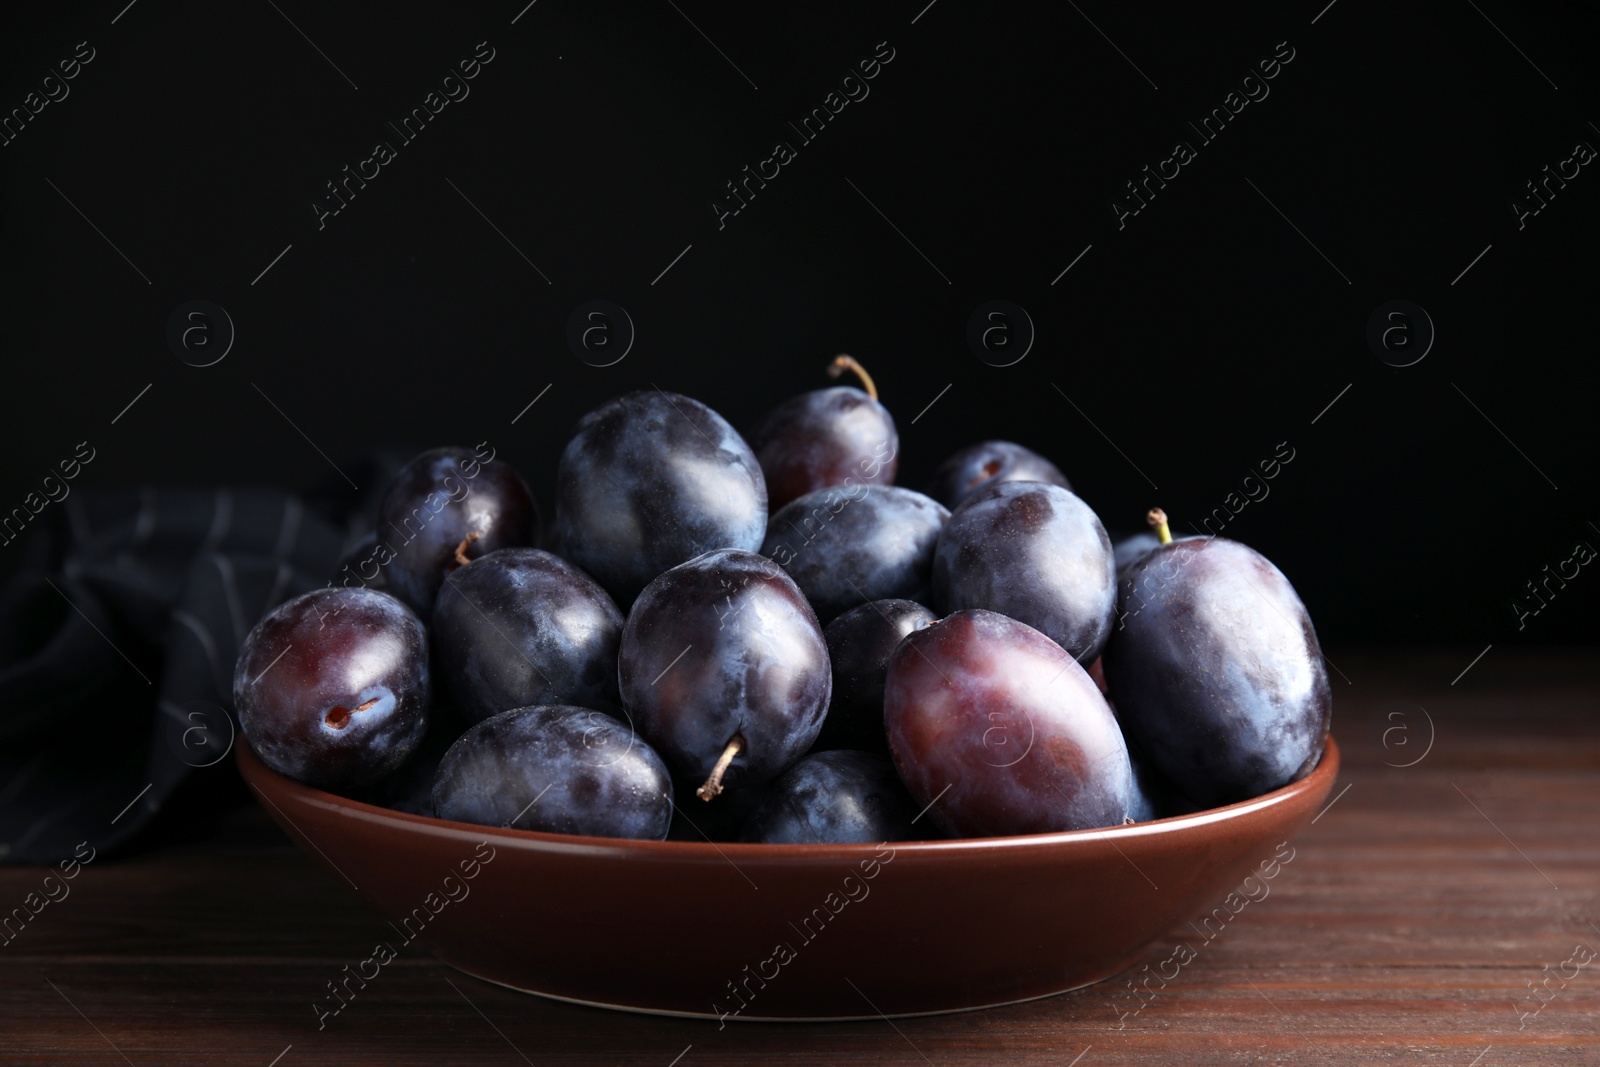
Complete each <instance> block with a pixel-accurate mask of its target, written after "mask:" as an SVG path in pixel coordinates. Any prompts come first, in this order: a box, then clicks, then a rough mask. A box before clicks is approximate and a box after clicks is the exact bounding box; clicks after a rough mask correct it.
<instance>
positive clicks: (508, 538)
mask: <svg viewBox="0 0 1600 1067" xmlns="http://www.w3.org/2000/svg"><path fill="white" fill-rule="evenodd" d="M481 449H482V446H481V445H480V446H479V450H468V449H465V448H435V449H433V450H431V451H428V452H424V453H422V454H421V455H420V456H417V457H416V458H415V459H413V460H411V462H409V463H407V464H406V465H405V466H404V467H401V468H400V471H399V472H398V473H397V474H396V475H395V476H394V480H393V481H391V482H390V483H389V488H388V489H387V490H386V491H385V492H384V494H383V500H382V501H381V502H380V503H379V505H378V529H377V533H376V542H381V547H380V548H379V549H378V551H377V554H376V558H375V562H376V563H377V564H378V565H380V566H381V567H382V568H383V571H382V573H383V576H384V581H385V583H386V585H385V588H386V589H387V590H388V591H389V592H391V593H393V594H394V595H395V596H398V597H399V598H400V599H401V600H403V601H405V602H406V604H407V605H409V606H410V607H411V609H412V610H413V611H415V612H416V613H417V614H418V616H420V617H421V618H423V619H424V620H426V619H428V618H429V617H430V615H431V614H432V612H433V601H434V598H435V597H436V596H438V593H439V585H440V584H441V583H442V582H443V581H444V576H445V575H446V574H448V573H449V572H450V571H452V570H454V569H455V568H456V567H457V566H459V565H460V564H461V562H462V561H463V560H464V559H471V558H476V557H478V556H482V555H485V554H487V553H489V552H493V551H495V550H496V549H500V548H515V547H519V546H523V545H531V544H534V543H535V542H536V541H537V540H538V539H539V508H538V505H536V504H535V503H534V500H533V493H532V492H531V491H529V489H528V483H527V482H525V481H523V480H522V475H520V474H518V473H517V472H516V470H515V469H514V468H513V467H512V466H511V465H510V464H509V463H506V462H505V461H504V460H498V459H495V458H494V450H493V449H490V450H489V455H488V458H485V457H484V455H483V453H482V451H481Z"/></svg>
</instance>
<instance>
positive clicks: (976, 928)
mask: <svg viewBox="0 0 1600 1067" xmlns="http://www.w3.org/2000/svg"><path fill="white" fill-rule="evenodd" d="M238 748H239V756H238V758H239V769H240V770H241V771H242V772H243V774H244V777H245V781H246V782H248V783H249V784H250V788H251V789H253V790H254V791H255V793H256V795H257V796H258V797H260V798H261V800H262V802H263V804H264V805H265V806H266V808H267V810H268V812H270V813H271V815H272V817H273V818H274V819H276V820H277V822H278V824H279V825H280V826H282V827H283V828H284V830H285V831H287V832H288V834H289V836H291V837H292V838H294V839H295V841H296V842H298V843H299V844H300V846H301V847H302V848H303V849H305V850H306V852H307V853H308V854H309V855H311V856H312V857H313V858H314V859H317V860H318V861H319V862H321V863H322V864H323V865H324V866H326V867H328V868H329V869H330V870H331V871H333V872H334V873H335V874H336V876H337V877H340V878H342V879H344V880H345V881H347V882H349V883H350V884H351V885H352V886H353V887H354V888H355V890H356V892H357V893H358V894H359V895H360V896H361V897H362V898H363V899H364V900H366V901H367V903H369V904H371V905H372V906H373V907H374V908H376V909H377V910H378V911H380V912H381V913H383V915H385V916H386V917H388V918H389V919H390V920H391V923H392V926H393V928H394V930H395V933H394V935H393V936H392V938H390V939H389V940H388V941H387V947H388V948H389V949H390V950H392V951H395V952H400V951H404V949H405V946H406V945H407V944H408V943H409V941H410V939H415V940H416V941H417V942H419V943H423V944H426V945H427V946H428V948H430V949H431V950H432V951H433V952H434V954H435V955H437V956H438V957H439V958H440V959H441V960H443V961H444V962H446V963H448V964H450V965H451V966H452V967H456V968H458V969H459V970H462V971H465V972H466V973H468V974H470V975H474V976H476V977H478V978H482V979H484V980H486V981H490V982H496V983H498V984H500V985H504V986H509V987H511V988H513V989H519V990H523V991H525V992H528V993H537V994H539V995H541V996H546V997H554V998H557V999H560V1000H569V1001H576V1002H579V1003H583V1004H592V1005H600V1006H605V1007H612V1008H623V1009H627V1010H631V1011H645V1012H658V1013H667V1014H673V1015H704V1016H719V1015H722V1014H724V1013H727V1015H728V1017H729V1018H739V1019H852V1018H873V1019H876V1018H880V1017H881V1016H883V1015H915V1014H923V1013H932V1012H946V1011H961V1010H965V1009H970V1008H981V1007H988V1006H993V1005H998V1004H1007V1003H1012V1002H1015V1001H1021V1000H1030V999H1032V998H1035V997H1044V996H1049V995H1051V994H1053V993H1062V992H1065V991H1067V990H1069V989H1076V988H1078V987H1079V986H1085V985H1089V984H1091V983H1093V982H1098V981H1100V980H1101V979H1103V978H1107V977H1110V976H1111V975H1114V974H1116V973H1117V972H1118V971H1121V970H1123V969H1125V968H1127V967H1129V966H1130V965H1132V964H1133V963H1134V962H1136V961H1137V960H1138V959H1139V958H1140V957H1141V955H1142V954H1143V953H1144V950H1145V949H1146V948H1147V947H1148V946H1149V945H1150V944H1151V943H1152V942H1153V941H1154V940H1155V939H1157V938H1158V937H1160V936H1161V935H1162V934H1164V933H1166V932H1167V931H1169V930H1171V929H1173V928H1174V927H1175V926H1177V925H1179V924H1180V923H1182V922H1184V921H1185V920H1187V919H1190V918H1192V917H1194V916H1196V915H1198V914H1199V913H1200V912H1203V911H1210V910H1212V909H1213V908H1218V907H1220V906H1222V905H1223V901H1224V898H1226V897H1227V896H1228V894H1229V892H1230V891H1232V890H1234V889H1235V888H1237V887H1238V886H1239V885H1240V882H1241V880H1242V879H1243V878H1244V877H1245V876H1246V875H1248V874H1249V873H1251V871H1252V869H1253V868H1255V867H1256V866H1257V865H1258V864H1260V863H1262V862H1263V861H1268V860H1270V859H1271V857H1272V856H1273V854H1274V850H1275V849H1276V847H1277V846H1278V845H1279V844H1280V843H1281V842H1284V841H1286V840H1287V839H1288V838H1289V837H1290V835H1291V834H1293V833H1294V831H1295V830H1296V829H1298V828H1299V827H1300V826H1301V825H1302V824H1304V823H1305V822H1306V820H1307V819H1309V818H1311V816H1312V814H1313V813H1314V812H1315V811H1316V810H1317V809H1318V807H1319V806H1320V805H1321V804H1322V803H1323V801H1324V800H1325V799H1326V798H1327V795H1328V791H1329V789H1330V788H1332V786H1333V782H1334V779H1335V777H1336V776H1337V775H1338V773H1339V749H1338V746H1337V745H1335V744H1334V742H1333V739H1332V738H1329V739H1328V746H1327V751H1326V752H1325V753H1324V755H1323V757H1322V761H1321V763H1320V764H1318V766H1317V768H1316V769H1315V770H1314V771H1312V772H1311V773H1310V774H1309V775H1307V776H1306V777H1304V778H1302V779H1300V780H1299V781H1297V782H1294V783H1292V784H1290V785H1287V786H1284V787H1283V788H1282V789H1279V790H1277V791H1276V792H1272V793H1268V794H1266V795H1265V796H1261V797H1257V798H1255V799H1254V800H1248V801H1245V802H1243V803H1240V804H1231V805H1229V806H1227V807H1224V808H1215V809H1212V810H1210V811H1203V812H1197V813H1196V814H1193V815H1182V816H1178V817H1176V818H1170V819H1161V820H1158V821H1156V822H1149V823H1140V824H1137V825H1133V826H1123V827H1117V828H1114V829H1106V830H1078V831H1074V832H1071V833H1052V834H1029V835H1025V836H1018V837H990V838H969V839H965V840H957V841H929V842H919V843H900V844H890V845H883V846H872V845H747V844H712V843H711V842H684V841H629V840H617V839H612V838H600V837H570V836H563V835H559V834H544V833H533V832H531V831H525V830H503V829H497V828H494V827H488V826H474V825H472V824H469V823H458V822H446V821H444V820H440V819H428V818H422V817H420V816H416V815H407V814H404V813H401V812H396V811H390V810H388V809H386V808H379V807H373V806H372V805H370V804H362V803H358V802H357V801H353V800H347V799H345V798H343V797H338V796H334V795H333V794H331V793H324V792H322V791H320V790H317V789H312V788H311V787H309V786H305V785H302V784H300V783H299V782H296V781H293V780H291V779H289V778H285V777H283V776H282V775H280V774H277V773H276V772H274V771H272V770H269V769H268V768H267V767H266V766H265V765H263V764H262V763H261V761H260V760H259V759H257V758H256V756H255V754H254V753H253V752H251V751H250V749H249V746H248V745H243V744H241V745H239V746H238ZM689 803H691V804H695V803H699V801H696V800H693V799H692V798H691V800H690V801H689ZM1280 858H1282V856H1281V855H1280ZM1268 871H1269V872H1270V873H1276V869H1275V868H1272V867H1271V866H1270V865H1269V867H1268ZM375 948H376V946H375ZM381 962H383V961H382V960H380V961H378V963H374V964H372V965H371V966H377V965H379V964H381ZM364 966H365V965H364ZM358 969H360V968H358ZM369 969H370V967H369ZM741 1004H742V1005H743V1007H742V1008H741ZM736 1011H737V1015H734V1014H733V1013H735V1012H736Z"/></svg>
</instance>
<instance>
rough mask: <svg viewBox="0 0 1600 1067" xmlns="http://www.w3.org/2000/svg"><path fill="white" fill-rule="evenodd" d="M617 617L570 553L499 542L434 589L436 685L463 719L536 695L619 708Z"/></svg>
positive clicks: (519, 704)
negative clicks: (562, 555)
mask: <svg viewBox="0 0 1600 1067" xmlns="http://www.w3.org/2000/svg"><path fill="white" fill-rule="evenodd" d="M622 622H623V619H622V612H620V611H618V610H617V606H616V604H614V603H613V602H612V600H611V598H610V597H609V596H607V595H606V591H605V590H604V589H601V588H600V586H599V583H597V582H596V581H595V580H594V579H593V578H590V577H589V576H588V575H587V574H584V573H583V572H582V571H580V570H579V569H578V568H576V567H574V566H573V565H572V564H570V563H568V562H567V561H566V560H564V559H561V558H559V557H557V556H553V555H551V554H550V553H548V552H545V551H542V550H540V549H537V548H502V549H500V550H499V551H498V552H491V553H489V554H488V555H487V556H484V557H482V558H480V559H475V560H473V561H472V562H471V563H469V564H467V565H466V566H464V567H458V568H457V569H456V570H455V571H454V572H452V573H451V574H450V575H449V576H448V577H447V578H446V579H445V582H444V586H443V588H441V589H440V590H439V599H438V601H437V602H436V603H435V604H434V608H433V627H432V633H433V647H434V651H435V653H436V655H437V656H438V660H437V667H438V672H439V687H440V689H441V690H442V691H443V692H444V694H445V695H446V696H448V697H449V699H450V701H451V703H452V704H453V705H454V706H455V707H456V708H458V709H459V710H460V712H461V715H462V716H463V717H464V718H465V719H466V721H467V722H469V723H475V722H481V721H482V720H484V719H487V718H488V717H489V716H491V715H495V714H498V713H499V712H502V711H509V710H510V709H512V708H525V707H531V706H534V705H537V704H577V705H580V706H582V707H586V708H590V707H592V708H602V709H607V710H609V709H612V708H615V707H617V705H618V701H619V699H620V698H619V696H618V693H617V642H618V641H620V640H621V638H622Z"/></svg>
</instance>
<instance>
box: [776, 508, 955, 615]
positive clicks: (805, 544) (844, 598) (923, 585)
mask: <svg viewBox="0 0 1600 1067" xmlns="http://www.w3.org/2000/svg"><path fill="white" fill-rule="evenodd" d="M949 517H950V513H949V512H948V511H946V510H945V509H944V508H943V507H942V506H940V505H939V504H938V503H937V502H936V501H933V500H930V499H929V498H928V497H925V496H923V495H922V494H921V493H917V492H913V491H912V490H910V489H902V488H900V487H898V486H893V485H858V486H855V487H854V488H851V489H840V488H834V489H822V490H819V491H818V492H815V493H808V494H806V495H805V496H803V497H801V498H800V499H798V500H794V501H791V502H790V503H789V504H788V505H787V506H785V507H783V508H781V509H779V511H778V512H777V513H776V514H775V515H773V516H772V521H771V522H769V523H768V524H767V538H766V541H765V542H763V543H762V545H761V554H762V555H764V556H767V557H768V558H770V559H772V560H774V561H775V562H776V563H777V564H778V565H779V566H781V567H782V568H783V569H784V570H785V571H787V572H788V573H789V577H791V578H793V579H794V580H795V584H796V585H798V586H799V587H800V589H801V590H802V591H803V592H804V593H805V595H806V598H807V599H808V600H810V601H811V606H812V607H814V608H816V610H817V617H818V618H820V619H821V620H822V621H823V622H828V621H830V620H832V619H833V618H835V617H836V616H838V615H840V614H841V613H843V612H845V611H847V610H849V609H850V608H853V607H855V606H857V605H858V604H864V603H866V602H867V601H869V600H917V601H921V600H926V599H928V596H929V593H930V588H929V586H930V575H931V572H932V569H933V552H934V547H935V546H936V545H937V544H938V543H939V531H940V529H941V528H942V527H943V526H944V522H945V520H946V519H947V518H949Z"/></svg>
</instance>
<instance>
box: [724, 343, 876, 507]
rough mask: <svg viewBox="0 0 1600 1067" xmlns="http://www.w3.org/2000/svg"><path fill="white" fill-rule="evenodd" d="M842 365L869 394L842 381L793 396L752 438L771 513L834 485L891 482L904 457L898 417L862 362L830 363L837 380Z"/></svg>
mask: <svg viewBox="0 0 1600 1067" xmlns="http://www.w3.org/2000/svg"><path fill="white" fill-rule="evenodd" d="M845 370H852V371H854V372H855V373H856V374H857V375H858V376H859V377H860V378H861V384H862V385H863V386H864V387H865V391H863V390H861V389H857V388H854V387H853V386H844V385H841V386H835V387H834V388H832V389H815V390H812V391H811V392H809V393H802V394H800V395H799V396H796V397H791V398H789V399H788V400H785V401H784V402H783V403H781V404H779V405H778V406H777V407H776V408H774V409H773V410H772V412H771V414H769V415H768V416H767V417H766V418H765V419H764V420H762V422H761V425H760V426H759V427H757V429H756V432H755V433H754V434H752V435H751V437H750V447H751V448H753V449H754V450H755V453H756V458H757V459H758V460H759V461H760V463H761V471H762V473H763V474H764V475H765V476H766V480H767V507H768V508H769V509H771V510H772V511H777V510H778V509H779V508H781V507H783V506H784V505H785V504H787V503H789V501H791V500H794V499H795V498H796V497H802V496H805V495H806V494H807V493H812V492H815V491H816V490H818V489H826V488H827V487H829V486H832V485H849V484H851V483H852V481H853V482H855V483H860V484H867V485H892V484H893V483H894V475H895V470H896V468H897V467H898V466H899V462H900V459H899V451H900V435H899V433H898V432H897V431H896V430H895V426H894V417H893V416H891V415H890V414H889V410H888V409H887V408H885V407H884V406H883V405H882V404H880V403H878V390H877V387H876V386H875V385H874V384H873V382H872V378H871V377H870V376H869V375H868V374H867V372H866V370H865V369H863V368H862V366H861V364H859V363H857V362H856V361H855V360H854V359H852V358H851V357H849V356H844V355H841V356H838V357H836V358H835V359H834V361H833V363H832V364H831V365H830V366H829V367H828V373H829V375H830V376H832V377H835V378H837V377H838V376H839V375H840V373H842V372H843V371H845Z"/></svg>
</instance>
